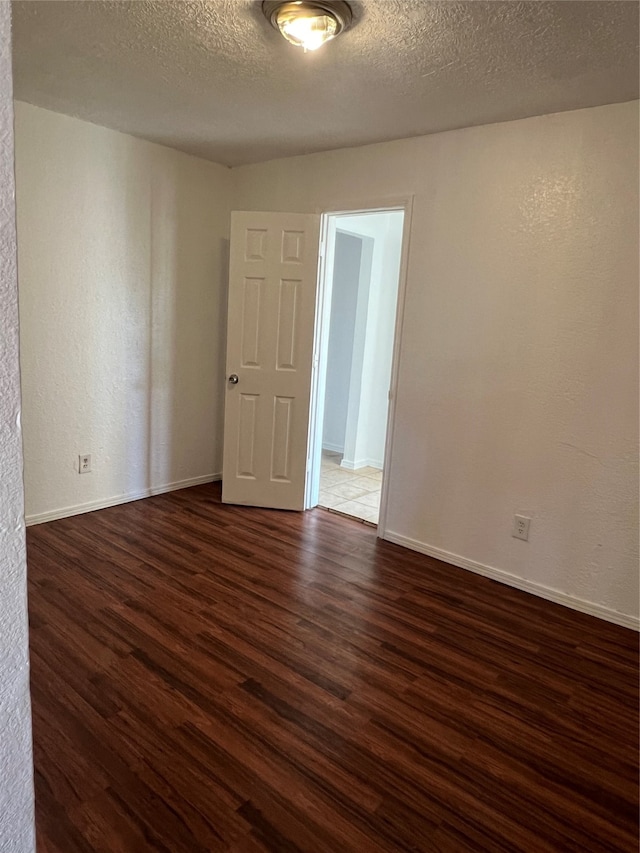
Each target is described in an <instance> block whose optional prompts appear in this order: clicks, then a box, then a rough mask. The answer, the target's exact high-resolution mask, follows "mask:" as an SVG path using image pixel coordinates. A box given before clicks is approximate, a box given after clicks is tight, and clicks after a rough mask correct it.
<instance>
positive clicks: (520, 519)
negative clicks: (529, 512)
mask: <svg viewBox="0 0 640 853" xmlns="http://www.w3.org/2000/svg"><path fill="white" fill-rule="evenodd" d="M530 524H531V519H530V518H528V517H527V516H526V515H514V516H513V530H512V531H511V535H512V536H515V538H516V539H524V541H525V542H528V541H529V525H530Z"/></svg>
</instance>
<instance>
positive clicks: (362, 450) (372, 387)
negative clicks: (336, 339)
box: [336, 211, 404, 468]
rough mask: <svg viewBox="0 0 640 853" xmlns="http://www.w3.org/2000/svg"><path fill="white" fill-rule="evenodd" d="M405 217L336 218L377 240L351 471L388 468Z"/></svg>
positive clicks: (351, 429)
mask: <svg viewBox="0 0 640 853" xmlns="http://www.w3.org/2000/svg"><path fill="white" fill-rule="evenodd" d="M403 218H404V217H403V213H402V212H401V211H389V212H387V213H372V214H360V215H356V216H341V217H337V218H336V223H337V225H338V227H341V228H344V229H345V230H347V231H350V232H351V233H354V234H360V235H361V236H363V237H369V238H370V239H372V240H373V257H372V262H371V276H370V279H371V280H370V282H369V286H368V300H367V306H366V309H367V310H366V317H365V340H364V349H363V353H362V365H361V376H360V377H359V381H358V383H357V384H358V386H359V392H358V397H359V399H358V400H357V406H355V403H356V401H355V400H352V404H354V406H353V408H356V411H355V417H350V418H349V424H348V426H347V441H346V446H347V451H346V452H345V459H343V463H342V464H343V465H345V463H346V467H350V468H360V467H363V466H365V465H369V466H373V467H375V468H382V463H383V460H384V446H385V439H386V431H387V429H386V428H387V413H388V408H389V396H388V395H389V385H390V381H391V361H392V355H393V337H394V330H395V319H396V302H397V297H398V276H399V272H400V255H401V249H402V225H403ZM353 396H354V397H355V396H356V395H355V394H354V395H353ZM350 408H351V407H350ZM350 414H351V412H350Z"/></svg>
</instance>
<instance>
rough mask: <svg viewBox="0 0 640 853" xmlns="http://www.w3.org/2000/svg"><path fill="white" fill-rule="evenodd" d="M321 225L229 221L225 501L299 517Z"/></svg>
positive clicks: (300, 219) (252, 215) (273, 218)
mask: <svg viewBox="0 0 640 853" xmlns="http://www.w3.org/2000/svg"><path fill="white" fill-rule="evenodd" d="M319 229H320V218H319V217H318V216H314V215H311V214H292V213H259V212H234V213H232V214H231V252H230V264H229V311H228V324H227V377H229V376H231V375H233V374H235V375H236V376H237V377H238V381H237V384H231V383H230V382H227V390H226V400H225V425H224V462H223V475H222V500H223V501H224V502H225V503H237V504H246V505H250V506H264V507H274V508H278V509H297V510H301V509H304V487H305V476H306V461H307V439H308V428H309V405H310V394H311V373H312V361H313V333H314V321H315V306H316V288H317V268H318V245H319Z"/></svg>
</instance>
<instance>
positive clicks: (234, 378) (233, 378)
mask: <svg viewBox="0 0 640 853" xmlns="http://www.w3.org/2000/svg"><path fill="white" fill-rule="evenodd" d="M229 384H230V385H237V384H238V374H237V373H232V374H231V376H230V377H229Z"/></svg>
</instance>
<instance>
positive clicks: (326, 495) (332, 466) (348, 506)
mask: <svg viewBox="0 0 640 853" xmlns="http://www.w3.org/2000/svg"><path fill="white" fill-rule="evenodd" d="M341 460H342V455H341V454H340V453H333V452H331V451H330V450H323V451H322V467H321V471H320V496H319V500H318V506H321V507H324V508H325V509H333V510H335V511H336V512H342V513H345V514H346V515H352V516H355V517H356V518H361V519H362V520H363V521H368V522H370V523H372V524H377V523H378V514H379V512H380V489H381V488H382V471H381V470H379V469H377V468H371V467H367V468H359V469H357V470H355V471H350V470H348V469H347V468H341V467H340V462H341Z"/></svg>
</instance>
